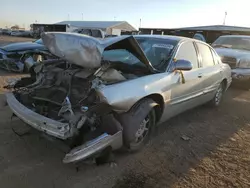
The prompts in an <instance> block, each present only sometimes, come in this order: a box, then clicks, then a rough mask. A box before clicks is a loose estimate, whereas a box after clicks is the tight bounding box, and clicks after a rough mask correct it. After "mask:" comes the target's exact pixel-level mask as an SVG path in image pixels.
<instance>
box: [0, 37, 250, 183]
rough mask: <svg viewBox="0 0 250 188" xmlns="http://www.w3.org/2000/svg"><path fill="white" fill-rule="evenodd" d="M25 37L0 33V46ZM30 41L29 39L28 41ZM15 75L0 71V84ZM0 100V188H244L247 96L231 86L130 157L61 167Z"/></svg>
mask: <svg viewBox="0 0 250 188" xmlns="http://www.w3.org/2000/svg"><path fill="white" fill-rule="evenodd" d="M21 40H27V39H25V38H21V39H20V38H13V37H5V36H4V37H3V36H0V45H1V44H6V43H8V42H15V41H21ZM28 40H30V39H28ZM19 76H20V75H18V74H10V73H6V72H4V71H1V72H0V78H1V79H0V81H1V82H0V85H1V86H0V87H2V86H3V85H4V82H5V81H6V79H7V78H9V77H19ZM3 92H4V91H3V90H2V89H1V95H0V104H1V107H0V187H3V188H15V187H19V188H33V187H36V188H37V187H38V188H40V187H41V188H44V187H46V188H57V187H58V188H64V187H65V188H66V187H70V188H78V187H79V188H85V187H86V188H92V187H98V188H99V187H102V188H105V187H107V188H109V187H114V188H123V187H124V188H125V187H126V188H132V187H133V188H153V187H160V188H162V187H172V188H177V187H180V188H182V187H209V188H211V187H215V188H218V187H246V188H247V187H250V114H249V112H250V91H246V90H238V89H234V88H230V89H229V91H228V92H227V93H226V95H225V98H224V101H223V103H222V105H221V107H219V108H218V109H211V108H208V107H206V106H203V107H199V108H196V109H193V110H190V111H188V112H186V113H184V114H181V115H179V116H177V117H175V118H172V119H171V120H170V121H168V122H166V123H164V124H162V125H160V126H159V127H158V128H157V130H156V131H155V133H154V135H153V137H152V139H151V141H150V142H149V143H148V144H147V146H146V147H145V148H143V150H142V151H140V152H138V153H135V154H123V153H122V154H120V153H116V154H115V162H116V163H117V166H114V165H113V166H112V167H111V166H110V164H105V165H102V166H96V165H94V164H91V163H84V164H82V165H81V166H80V169H79V171H77V170H76V168H75V167H74V165H65V164H62V162H61V160H62V158H63V156H64V153H63V152H62V151H61V150H59V149H58V148H55V147H54V146H53V145H51V144H50V142H49V141H47V140H45V139H43V138H42V137H38V136H37V135H36V134H27V135H23V136H18V135H17V134H15V133H14V132H13V130H12V129H11V128H12V127H13V126H18V125H21V124H22V122H21V121H19V120H14V121H12V122H11V121H10V117H11V111H10V110H9V108H8V107H7V106H4V104H5V102H4V95H3Z"/></svg>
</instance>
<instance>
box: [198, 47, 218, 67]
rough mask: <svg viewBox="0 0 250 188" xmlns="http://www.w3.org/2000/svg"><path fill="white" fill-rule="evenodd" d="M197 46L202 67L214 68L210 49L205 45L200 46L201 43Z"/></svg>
mask: <svg viewBox="0 0 250 188" xmlns="http://www.w3.org/2000/svg"><path fill="white" fill-rule="evenodd" d="M197 46H198V49H199V52H200V54H201V59H202V67H210V66H214V59H213V56H212V53H211V50H210V48H209V47H208V46H207V45H205V44H202V43H197Z"/></svg>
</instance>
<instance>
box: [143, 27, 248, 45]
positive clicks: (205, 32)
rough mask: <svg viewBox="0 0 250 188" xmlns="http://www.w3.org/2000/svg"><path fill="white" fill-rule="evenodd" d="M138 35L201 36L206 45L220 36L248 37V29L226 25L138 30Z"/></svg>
mask: <svg viewBox="0 0 250 188" xmlns="http://www.w3.org/2000/svg"><path fill="white" fill-rule="evenodd" d="M139 31H140V34H151V35H153V34H155V35H177V36H184V37H190V38H193V37H194V35H195V34H197V33H199V34H201V35H202V36H203V37H204V38H205V40H206V42H207V43H212V42H214V41H215V40H216V39H217V38H218V37H219V36H221V35H250V28H248V27H236V26H226V25H211V26H199V27H184V28H173V29H167V28H139Z"/></svg>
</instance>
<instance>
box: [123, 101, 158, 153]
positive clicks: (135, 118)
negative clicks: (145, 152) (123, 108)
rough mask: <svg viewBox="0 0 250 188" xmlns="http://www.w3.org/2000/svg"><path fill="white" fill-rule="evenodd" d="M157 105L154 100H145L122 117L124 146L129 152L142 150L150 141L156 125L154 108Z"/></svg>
mask: <svg viewBox="0 0 250 188" xmlns="http://www.w3.org/2000/svg"><path fill="white" fill-rule="evenodd" d="M157 105H158V104H157V103H155V102H154V101H153V100H152V99H144V100H142V101H140V102H138V103H137V105H136V106H135V107H134V108H133V109H131V110H130V111H129V112H128V113H126V114H123V115H122V116H121V118H120V121H121V124H122V126H123V140H124V145H125V147H126V148H127V149H128V150H129V151H138V150H140V149H141V148H142V147H143V146H144V145H145V144H146V143H147V141H148V140H149V137H150V133H151V132H152V130H153V128H154V127H155V124H156V114H155V110H154V107H155V106H157Z"/></svg>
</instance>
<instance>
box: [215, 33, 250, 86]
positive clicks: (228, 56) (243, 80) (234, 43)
mask: <svg viewBox="0 0 250 188" xmlns="http://www.w3.org/2000/svg"><path fill="white" fill-rule="evenodd" d="M212 46H213V48H214V49H215V50H216V52H217V53H218V55H219V56H220V57H221V60H222V62H223V63H226V64H228V65H229V66H230V67H231V69H232V78H233V80H234V82H235V83H237V84H246V85H245V86H250V36H244V35H224V36H220V37H219V38H218V39H217V40H216V41H215V42H214V43H213V44H212Z"/></svg>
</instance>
